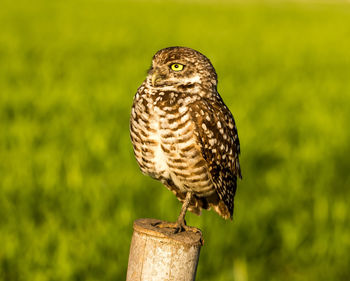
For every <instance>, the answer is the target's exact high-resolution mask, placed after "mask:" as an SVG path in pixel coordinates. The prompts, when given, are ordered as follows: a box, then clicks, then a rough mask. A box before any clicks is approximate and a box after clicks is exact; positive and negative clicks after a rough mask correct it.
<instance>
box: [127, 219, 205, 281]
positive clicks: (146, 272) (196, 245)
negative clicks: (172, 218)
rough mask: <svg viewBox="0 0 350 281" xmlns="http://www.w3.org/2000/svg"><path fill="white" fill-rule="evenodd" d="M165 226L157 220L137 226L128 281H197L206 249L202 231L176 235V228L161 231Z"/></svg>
mask: <svg viewBox="0 0 350 281" xmlns="http://www.w3.org/2000/svg"><path fill="white" fill-rule="evenodd" d="M166 224H169V223H168V222H164V221H160V220H156V219H138V220H136V221H135V222H134V233H133V236H132V240H131V246H130V255H129V264H128V272H127V279H126V280H127V281H146V280H147V281H150V280H153V281H161V280H162V281H170V280H174V281H175V280H177V281H192V280H195V275H196V270H197V263H198V258H199V252H200V247H201V246H202V245H203V238H202V233H201V231H200V230H199V229H197V228H191V230H190V231H183V232H179V233H174V229H173V228H168V227H159V225H166ZM192 230H193V231H192Z"/></svg>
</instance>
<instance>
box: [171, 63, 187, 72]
mask: <svg viewBox="0 0 350 281" xmlns="http://www.w3.org/2000/svg"><path fill="white" fill-rule="evenodd" d="M170 68H171V69H172V70H174V71H181V70H183V69H184V65H183V64H180V63H173V64H172V65H171V66H170Z"/></svg>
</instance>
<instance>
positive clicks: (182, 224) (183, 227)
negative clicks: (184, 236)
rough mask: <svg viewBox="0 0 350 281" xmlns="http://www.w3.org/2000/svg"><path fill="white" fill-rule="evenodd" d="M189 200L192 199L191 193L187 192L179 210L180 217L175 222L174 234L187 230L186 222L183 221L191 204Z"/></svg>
mask: <svg viewBox="0 0 350 281" xmlns="http://www.w3.org/2000/svg"><path fill="white" fill-rule="evenodd" d="M191 198H192V192H191V191H188V192H187V193H186V198H185V201H184V203H183V204H182V208H181V212H180V215H179V217H178V219H177V221H176V224H177V226H176V230H175V233H178V232H181V231H186V230H187V228H188V227H187V225H186V221H185V216H186V211H187V209H188V206H189V205H190V202H191Z"/></svg>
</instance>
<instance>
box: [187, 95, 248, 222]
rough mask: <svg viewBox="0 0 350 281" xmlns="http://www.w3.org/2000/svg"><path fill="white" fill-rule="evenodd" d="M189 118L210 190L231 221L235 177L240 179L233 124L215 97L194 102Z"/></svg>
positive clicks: (228, 113) (236, 137) (218, 98)
mask: <svg viewBox="0 0 350 281" xmlns="http://www.w3.org/2000/svg"><path fill="white" fill-rule="evenodd" d="M191 115H192V118H193V120H194V121H195V124H196V126H197V130H196V131H195V134H196V135H197V137H198V143H199V145H200V147H201V150H202V155H203V158H204V159H205V160H206V162H207V164H208V170H209V171H210V174H211V177H212V180H213V184H214V187H215V189H216V191H217V194H218V196H219V198H220V200H222V201H223V202H224V204H225V205H226V207H227V208H228V211H229V212H230V216H231V218H232V215H233V207H234V201H233V200H234V196H235V193H236V189H237V177H240V178H241V177H242V176H241V169H240V165H239V158H238V157H239V153H240V145H239V139H238V134H237V128H236V125H235V121H234V119H233V116H232V114H231V112H230V110H229V109H228V108H227V106H226V105H225V104H224V102H223V101H222V99H221V98H220V96H219V95H218V96H217V99H215V100H214V101H213V100H208V99H201V100H198V101H196V102H194V103H193V104H192V105H191Z"/></svg>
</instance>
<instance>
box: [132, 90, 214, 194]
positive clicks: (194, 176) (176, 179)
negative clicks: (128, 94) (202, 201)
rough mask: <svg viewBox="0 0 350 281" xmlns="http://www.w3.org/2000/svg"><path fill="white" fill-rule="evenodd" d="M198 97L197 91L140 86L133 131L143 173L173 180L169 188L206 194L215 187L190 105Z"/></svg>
mask: <svg viewBox="0 0 350 281" xmlns="http://www.w3.org/2000/svg"><path fill="white" fill-rule="evenodd" d="M196 99H197V97H196V96H195V95H191V96H189V95H187V96H186V95H185V94H181V93H174V92H172V91H156V90H153V92H152V91H151V90H150V89H147V87H145V86H141V87H140V89H139V91H138V94H136V96H135V99H134V104H133V108H132V115H131V120H130V128H131V130H130V131H131V138H132V142H133V146H134V152H135V156H136V159H137V162H138V164H139V166H140V168H141V171H142V172H143V173H145V174H148V175H150V176H152V177H153V178H156V179H158V180H161V181H162V182H163V183H169V182H172V183H173V185H171V186H169V184H167V186H168V188H170V189H171V188H173V187H176V188H177V189H178V191H180V192H181V193H185V192H187V191H189V190H191V191H193V192H194V193H195V194H197V195H198V196H207V195H210V194H212V193H213V192H214V187H213V185H212V181H211V179H210V173H209V172H208V170H207V167H206V165H205V161H204V159H203V157H202V155H201V150H200V147H199V145H198V144H197V136H196V130H195V124H194V122H193V120H192V118H191V112H190V108H189V107H188V105H189V104H190V103H191V102H193V101H195V100H196ZM173 191H174V190H173Z"/></svg>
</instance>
